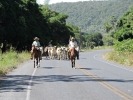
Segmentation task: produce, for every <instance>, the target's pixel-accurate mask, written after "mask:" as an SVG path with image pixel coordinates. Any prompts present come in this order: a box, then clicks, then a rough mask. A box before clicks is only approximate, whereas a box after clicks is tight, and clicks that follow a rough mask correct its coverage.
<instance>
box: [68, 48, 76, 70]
mask: <svg viewBox="0 0 133 100" xmlns="http://www.w3.org/2000/svg"><path fill="white" fill-rule="evenodd" d="M69 57H70V60H71V64H72V68H73V67H75V58H76V50H75V48H72V49H71V50H70V52H69Z"/></svg>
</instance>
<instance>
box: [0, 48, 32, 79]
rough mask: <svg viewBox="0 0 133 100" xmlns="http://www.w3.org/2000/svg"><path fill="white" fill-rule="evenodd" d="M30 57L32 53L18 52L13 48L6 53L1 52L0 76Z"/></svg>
mask: <svg viewBox="0 0 133 100" xmlns="http://www.w3.org/2000/svg"><path fill="white" fill-rule="evenodd" d="M29 58H30V53H29V52H27V51H24V52H22V53H17V52H15V51H13V50H11V51H9V52H6V53H4V54H2V53H0V76H2V75H5V74H7V73H8V72H9V71H11V70H13V69H15V68H17V67H18V65H19V64H21V63H23V62H24V61H26V60H28V59H29Z"/></svg>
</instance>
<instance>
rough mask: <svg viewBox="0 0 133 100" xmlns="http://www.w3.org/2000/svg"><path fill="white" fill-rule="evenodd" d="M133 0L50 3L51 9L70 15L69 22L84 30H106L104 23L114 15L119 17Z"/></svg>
mask: <svg viewBox="0 0 133 100" xmlns="http://www.w3.org/2000/svg"><path fill="white" fill-rule="evenodd" d="M131 6H133V2H132V0H108V1H84V2H74V3H67V2H65V3H63V2H62V3H57V4H51V5H49V8H50V9H51V10H54V11H57V12H59V13H65V14H67V15H68V16H69V18H68V19H67V20H66V21H67V23H69V24H73V25H76V26H78V27H80V28H81V30H82V31H83V32H87V33H90V32H105V30H104V29H103V26H104V24H106V23H108V22H110V20H111V17H112V16H114V17H115V18H116V19H119V18H120V17H121V16H122V15H123V14H124V13H125V12H127V11H128V10H129V9H130V7H131Z"/></svg>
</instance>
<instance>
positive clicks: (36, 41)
mask: <svg viewBox="0 0 133 100" xmlns="http://www.w3.org/2000/svg"><path fill="white" fill-rule="evenodd" d="M40 47H41V45H40V42H39V38H38V37H35V38H34V41H33V43H32V48H31V59H33V50H34V48H38V49H39V50H40ZM40 59H42V56H41V58H40Z"/></svg>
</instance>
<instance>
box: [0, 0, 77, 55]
mask: <svg viewBox="0 0 133 100" xmlns="http://www.w3.org/2000/svg"><path fill="white" fill-rule="evenodd" d="M0 13H1V14H0V48H1V50H2V53H3V52H6V50H8V49H9V48H10V47H14V48H15V49H16V50H17V51H23V50H30V49H31V44H32V42H33V39H34V37H36V36H37V37H39V38H40V43H41V45H42V46H44V45H45V46H46V45H48V43H49V42H50V41H52V43H53V44H56V43H64V44H67V43H68V40H69V37H70V35H74V33H73V31H70V30H69V28H68V26H67V25H66V19H67V18H68V15H66V14H61V13H58V12H55V11H52V10H50V9H49V8H48V6H47V5H44V6H42V5H38V4H37V3H36V0H13V1H11V0H1V1H0Z"/></svg>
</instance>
